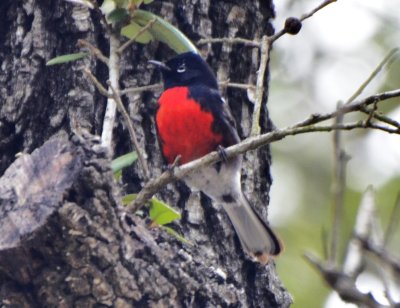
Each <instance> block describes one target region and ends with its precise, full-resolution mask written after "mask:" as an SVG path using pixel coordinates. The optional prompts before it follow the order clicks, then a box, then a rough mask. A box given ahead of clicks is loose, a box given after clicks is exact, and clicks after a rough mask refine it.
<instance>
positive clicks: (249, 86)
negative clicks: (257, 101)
mask: <svg viewBox="0 0 400 308" xmlns="http://www.w3.org/2000/svg"><path fill="white" fill-rule="evenodd" d="M218 84H219V86H220V87H221V88H237V89H243V90H249V89H251V90H255V89H256V86H255V85H252V84H246V83H236V82H229V80H226V81H220V82H218Z"/></svg>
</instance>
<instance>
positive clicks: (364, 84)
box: [346, 48, 398, 104]
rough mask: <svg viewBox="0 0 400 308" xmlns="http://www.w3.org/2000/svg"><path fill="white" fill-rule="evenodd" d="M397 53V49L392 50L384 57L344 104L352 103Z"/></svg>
mask: <svg viewBox="0 0 400 308" xmlns="http://www.w3.org/2000/svg"><path fill="white" fill-rule="evenodd" d="M397 52H398V48H394V49H392V50H391V51H390V52H389V53H388V54H387V55H386V57H385V58H384V59H383V60H382V61H381V62H380V63H379V64H378V66H377V67H376V68H375V69H374V70H373V71H372V73H371V75H369V76H368V78H367V80H365V81H364V82H363V84H362V85H361V86H360V87H359V88H358V89H357V91H356V92H355V93H354V94H353V95H352V96H350V98H349V99H348V100H347V101H346V104H349V103H351V102H352V101H354V100H355V99H356V98H357V97H358V96H359V95H360V94H361V93H362V91H364V89H365V88H366V87H367V86H368V85H369V83H370V82H371V81H372V80H373V79H374V78H375V77H376V76H377V75H378V74H379V72H380V71H381V70H382V69H383V67H384V66H385V65H386V64H387V63H389V62H390V61H391V60H392V59H393V56H394V55H395V54H396V53H397Z"/></svg>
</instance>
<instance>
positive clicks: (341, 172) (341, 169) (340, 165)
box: [329, 103, 349, 264]
mask: <svg viewBox="0 0 400 308" xmlns="http://www.w3.org/2000/svg"><path fill="white" fill-rule="evenodd" d="M341 107H342V104H341V103H338V105H337V109H340V108H341ZM335 124H336V125H341V124H343V113H338V115H337V117H336V118H335ZM341 137H342V134H341V131H340V130H336V131H335V133H334V137H333V144H334V157H335V160H334V180H333V181H334V183H333V190H334V200H335V202H334V205H333V226H332V237H331V247H330V253H329V261H330V262H331V263H332V264H336V262H337V260H338V255H339V252H338V243H339V239H340V230H341V222H342V216H343V206H344V191H345V187H346V163H347V161H348V159H349V158H348V156H347V155H346V153H345V151H344V150H343V149H342V138H341Z"/></svg>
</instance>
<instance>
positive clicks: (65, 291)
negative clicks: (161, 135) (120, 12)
mask: <svg viewBox="0 0 400 308" xmlns="http://www.w3.org/2000/svg"><path fill="white" fill-rule="evenodd" d="M148 9H150V10H152V11H154V12H156V13H157V14H159V15H160V16H163V17H164V18H166V19H167V20H169V21H171V22H172V23H173V24H175V25H177V26H178V27H179V28H180V29H181V30H182V31H183V32H184V33H185V34H186V35H187V36H188V37H189V38H190V39H192V40H193V41H197V40H198V39H200V38H204V37H211V36H212V37H235V36H237V37H246V38H250V39H251V38H255V37H258V38H260V37H261V36H262V35H263V34H271V33H272V31H273V29H272V26H271V24H270V23H269V20H270V18H271V17H272V16H273V14H274V13H273V7H272V3H270V1H266V0H264V1H263V0H260V1H251V2H249V3H246V5H245V6H244V5H243V2H242V1H239V0H231V1H228V0H226V1H211V0H191V1H190V0H180V1H160V2H157V1H155V2H153V3H151V4H150V5H149V6H148ZM78 39H85V40H87V41H89V42H91V43H92V44H93V45H96V46H97V47H98V48H99V49H101V50H102V51H103V53H104V54H108V41H107V35H106V34H105V31H104V28H103V26H102V23H101V18H100V16H99V14H98V13H96V12H94V11H89V10H88V9H86V8H83V7H80V6H76V5H74V4H72V3H69V2H64V1H61V0H60V1H56V0H24V1H14V0H3V1H2V2H1V3H0V65H1V71H0V85H1V86H0V175H3V176H2V178H1V179H0V307H1V306H2V305H4V306H6V307H8V306H13V307H51V306H57V307H72V306H77V307H90V306H94V305H104V306H116V307H130V306H136V307H147V306H149V307H164V306H165V307H216V306H222V307H226V306H234V307H239V306H240V307H287V306H289V305H290V303H291V299H290V296H289V294H288V293H287V292H286V290H285V289H284V288H283V286H282V284H281V282H280V280H279V278H278V276H277V273H276V271H275V266H274V264H273V262H270V263H269V264H268V265H267V266H261V265H259V264H256V263H253V262H251V261H250V260H248V259H247V258H246V256H245V255H244V253H243V252H242V249H241V247H240V243H239V240H238V238H237V237H236V235H235V233H234V231H233V228H232V226H231V224H230V222H229V220H228V218H227V216H226V215H225V213H224V212H223V210H222V209H220V208H217V207H216V206H214V205H213V204H212V203H211V201H210V200H209V199H208V198H207V197H205V196H204V195H202V194H199V193H192V194H190V190H189V189H188V188H187V187H186V186H185V185H184V184H182V183H176V184H174V185H169V186H168V187H167V188H165V189H163V190H162V191H161V192H160V193H159V194H158V198H160V199H163V200H164V201H166V202H167V203H169V204H171V205H172V206H175V207H177V208H179V209H180V210H181V212H182V219H181V220H180V222H178V223H174V224H173V228H174V229H176V230H178V231H179V232H180V233H182V235H183V236H184V237H185V239H186V240H188V241H189V242H191V243H192V244H193V245H188V244H185V243H183V242H181V241H179V240H178V239H176V238H175V237H172V236H170V235H168V234H167V233H165V232H164V231H162V230H159V229H149V228H148V227H147V226H146V222H145V220H144V219H142V218H139V217H138V216H136V215H131V214H128V213H125V209H123V208H122V207H121V206H119V205H120V201H119V200H120V197H121V195H122V194H124V193H132V192H137V191H139V190H140V188H141V187H142V186H143V184H144V180H143V172H142V170H141V168H140V165H139V164H136V165H135V167H134V168H133V169H132V168H131V169H129V170H127V171H125V172H124V176H123V182H124V184H125V185H124V188H123V191H122V188H118V187H117V186H118V185H117V184H115V183H114V181H113V175H112V172H111V170H110V168H109V167H108V166H109V159H110V157H109V154H107V153H106V151H105V150H104V149H103V148H101V146H100V145H99V142H98V139H96V138H95V137H93V135H99V134H100V133H101V124H102V117H103V116H104V112H105V102H106V99H105V98H104V97H102V96H101V95H100V94H99V93H98V92H97V91H96V90H95V88H94V86H93V85H92V84H91V82H90V81H89V80H87V79H86V78H85V76H84V75H83V74H82V72H81V67H82V66H86V67H88V68H89V69H90V70H91V71H92V72H93V73H94V74H95V75H96V76H97V77H98V78H99V80H100V81H101V82H102V83H103V84H105V83H106V81H107V79H108V77H107V74H108V72H107V68H106V67H105V65H104V64H102V63H101V62H100V61H96V60H95V59H94V58H91V59H85V60H80V61H78V62H72V63H70V64H64V65H60V66H52V67H46V66H45V63H46V62H47V61H48V60H49V59H51V58H53V57H54V56H56V55H62V54H67V53H72V52H77V51H78V49H77V47H76V42H77V40H78ZM201 52H202V53H203V56H205V58H206V59H207V60H208V61H209V63H210V64H211V66H212V67H213V69H214V70H215V71H216V72H217V75H218V78H219V80H226V79H228V78H229V79H230V80H231V81H232V82H242V83H247V82H254V80H255V73H256V70H257V59H258V57H259V55H258V51H257V50H256V49H254V50H253V49H251V48H249V47H245V46H241V45H234V46H229V45H221V44H218V45H212V46H211V45H204V46H202V47H201ZM172 55H173V53H172V52H171V51H170V50H168V48H167V47H166V46H165V45H162V44H157V43H151V44H150V45H133V46H132V47H131V48H129V51H128V52H126V53H125V54H124V55H123V56H122V59H121V62H122V63H121V68H122V69H121V79H120V81H121V88H127V87H133V86H141V85H147V84H151V83H153V82H155V81H158V80H159V78H160V76H159V74H158V73H157V72H155V71H154V70H153V69H148V68H147V65H146V61H147V60H148V59H158V60H165V59H167V58H168V57H170V56H172ZM265 86H266V87H267V82H266V84H265ZM266 92H267V91H266ZM223 94H224V96H225V97H226V98H227V101H228V103H229V105H230V106H231V108H232V110H233V114H234V116H235V118H236V120H237V122H238V123H240V125H239V134H240V135H241V137H242V138H244V137H246V136H247V135H248V134H249V128H250V118H251V117H250V115H251V112H252V105H251V103H250V101H249V100H248V98H247V94H246V92H245V91H243V90H238V89H228V90H226V91H223ZM158 95H159V93H152V92H144V93H141V94H130V95H128V96H127V97H124V103H125V104H126V106H127V107H128V110H129V113H130V115H131V118H132V119H133V122H134V127H135V129H136V133H137V134H138V138H139V142H140V144H141V146H142V147H143V149H144V150H145V152H146V159H147V161H148V164H149V167H150V169H151V173H152V176H153V177H154V176H156V175H158V174H160V173H161V170H162V166H163V162H162V159H161V156H160V151H159V148H158V144H157V141H156V137H155V127H154V121H153V117H154V106H155V102H156V99H157V97H158ZM266 98H267V97H265V101H266ZM117 122H118V124H117V125H116V128H115V130H114V140H115V144H114V152H115V154H116V156H118V155H121V154H124V153H126V152H129V151H131V150H132V146H131V144H130V142H129V137H128V133H127V130H126V129H125V128H124V125H123V124H122V123H123V121H122V119H119V121H117ZM261 126H262V129H263V130H264V131H266V130H270V129H271V127H272V125H271V122H270V120H269V117H268V112H267V109H266V105H264V107H263V117H262V119H261ZM35 149H36V150H35ZM19 152H23V153H31V154H22V155H20V156H19V158H18V159H17V160H16V161H15V162H14V163H13V164H11V163H12V162H13V161H14V160H15V155H16V154H17V153H19ZM270 163H271V160H270V152H269V148H267V147H265V148H263V149H260V150H259V151H257V152H254V153H248V154H247V155H246V157H245V164H244V169H243V176H242V178H243V186H244V189H245V194H246V195H247V197H248V198H249V200H250V201H251V203H252V204H253V205H254V207H255V208H256V209H257V210H258V212H260V213H261V214H262V216H263V217H264V218H266V213H267V204H268V193H269V188H270V185H271V176H270V171H269V168H270ZM7 168H8V169H7ZM6 169H7V171H6ZM200 204H201V205H200Z"/></svg>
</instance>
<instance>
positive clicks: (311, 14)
mask: <svg viewBox="0 0 400 308" xmlns="http://www.w3.org/2000/svg"><path fill="white" fill-rule="evenodd" d="M336 1H337V0H326V1H324V2H322V3H321V4H320V5H318V6H317V7H316V8H315V9H313V10H312V11H310V12H308V13H306V14H303V15H301V17H300V20H301V21H304V20H306V19H307V18H310V17H311V16H313V15H314V14H315V13H317V12H318V11H320V10H322V9H323V8H324V7H326V6H328V5H329V4H331V3H333V2H336Z"/></svg>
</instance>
